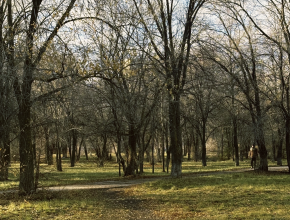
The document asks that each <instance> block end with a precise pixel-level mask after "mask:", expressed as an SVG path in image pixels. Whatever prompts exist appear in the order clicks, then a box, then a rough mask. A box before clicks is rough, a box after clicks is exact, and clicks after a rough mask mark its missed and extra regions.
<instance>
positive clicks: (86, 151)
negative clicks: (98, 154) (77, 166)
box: [84, 140, 89, 160]
mask: <svg viewBox="0 0 290 220" xmlns="http://www.w3.org/2000/svg"><path fill="white" fill-rule="evenodd" d="M84 150H85V155H86V160H89V157H88V150H87V145H86V141H85V140H84Z"/></svg>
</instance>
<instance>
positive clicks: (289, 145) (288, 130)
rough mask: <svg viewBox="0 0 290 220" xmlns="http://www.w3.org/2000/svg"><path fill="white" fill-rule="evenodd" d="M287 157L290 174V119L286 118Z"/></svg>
mask: <svg viewBox="0 0 290 220" xmlns="http://www.w3.org/2000/svg"><path fill="white" fill-rule="evenodd" d="M285 126H286V134H285V136H286V143H285V145H286V157H287V166H288V169H289V172H290V128H289V126H290V117H288V116H286V124H285Z"/></svg>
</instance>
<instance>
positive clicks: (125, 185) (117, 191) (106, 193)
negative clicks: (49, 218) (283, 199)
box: [0, 166, 288, 220]
mask: <svg viewBox="0 0 290 220" xmlns="http://www.w3.org/2000/svg"><path fill="white" fill-rule="evenodd" d="M243 172H254V170H253V169H250V168H243V169H237V170H230V171H217V172H201V173H194V174H186V175H183V177H182V178H186V179H187V178H193V177H195V176H196V177H200V176H207V175H215V174H217V175H219V174H233V173H243ZM269 172H283V173H285V172H288V167H287V166H280V167H269ZM169 178H170V177H168V176H163V177H152V178H150V177H146V178H141V177H137V178H133V177H132V178H124V179H123V180H118V181H101V182H94V183H90V184H77V185H66V186H53V187H46V188H43V189H38V190H39V191H43V192H48V193H54V194H55V193H58V192H62V193H64V194H67V193H68V194H67V195H68V197H69V196H70V193H71V194H73V193H74V192H77V191H83V192H85V191H86V192H90V194H92V193H95V196H97V197H99V198H102V200H103V203H104V204H106V206H108V207H110V208H109V209H107V210H113V213H112V214H110V217H108V216H101V215H100V216H99V217H97V216H94V218H95V219H111V218H112V219H113V218H114V219H115V218H116V217H117V218H118V219H129V220H130V219H152V220H154V219H168V216H165V217H163V216H160V214H158V213H157V212H156V211H154V210H158V203H157V204H156V203H155V202H152V201H150V200H148V199H142V198H138V197H136V196H133V195H132V194H131V193H128V190H129V191H130V187H134V185H138V184H143V183H148V182H154V181H157V180H160V179H169ZM11 193H12V194H15V193H17V190H9V191H2V192H0V196H1V194H2V196H3V198H4V197H7V196H9V194H11ZM2 196H1V197H2ZM10 217H11V216H10ZM0 219H1V218H0ZM12 219H18V218H17V217H15V218H12ZM36 219H37V218H36ZM67 219H71V218H67ZM84 219H86V218H84Z"/></svg>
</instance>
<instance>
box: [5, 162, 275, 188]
mask: <svg viewBox="0 0 290 220" xmlns="http://www.w3.org/2000/svg"><path fill="white" fill-rule="evenodd" d="M114 161H115V160H114V159H113V160H112V161H109V162H106V163H105V166H104V167H99V166H98V165H97V163H96V162H95V158H91V159H90V160H89V161H86V160H85V158H81V160H80V162H78V163H76V165H75V167H70V161H69V159H63V160H62V167H63V171H62V172H59V171H57V170H56V167H55V165H51V166H48V165H46V164H41V165H40V179H39V187H48V186H57V185H70V184H83V183H89V182H96V181H102V180H122V179H123V177H119V170H118V164H117V163H116V162H114ZM249 165H250V161H249V160H245V161H241V162H240V166H235V163H234V162H233V161H232V160H227V161H216V162H211V161H209V162H207V166H206V167H203V166H202V165H201V162H200V161H199V162H194V161H187V160H186V159H184V162H183V163H182V172H183V174H185V175H186V174H190V173H199V172H213V171H224V170H234V169H242V168H249ZM269 165H270V166H273V165H275V164H274V163H271V162H270V161H269ZM169 173H170V170H169ZM166 175H169V174H168V173H166V172H162V164H161V163H157V164H155V166H154V174H152V165H150V164H149V163H145V164H144V174H143V175H142V177H146V176H147V177H149V176H156V177H157V176H166ZM18 181H19V164H18V163H12V164H11V167H10V168H9V180H8V181H4V182H0V190H9V189H15V188H17V187H18V184H19V182H18Z"/></svg>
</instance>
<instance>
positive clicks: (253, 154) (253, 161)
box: [249, 146, 258, 168]
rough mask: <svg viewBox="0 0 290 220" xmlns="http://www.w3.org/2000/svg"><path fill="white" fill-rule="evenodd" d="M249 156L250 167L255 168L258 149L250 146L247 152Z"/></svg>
mask: <svg viewBox="0 0 290 220" xmlns="http://www.w3.org/2000/svg"><path fill="white" fill-rule="evenodd" d="M249 156H250V158H251V167H252V168H255V167H256V162H257V157H258V149H257V148H255V147H254V146H252V147H251V149H250V152H249Z"/></svg>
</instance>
